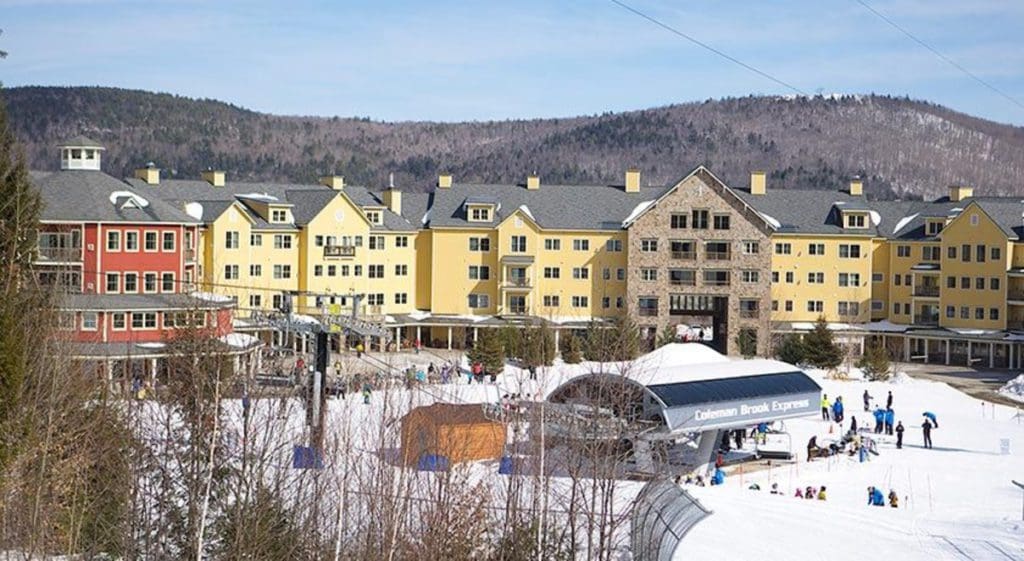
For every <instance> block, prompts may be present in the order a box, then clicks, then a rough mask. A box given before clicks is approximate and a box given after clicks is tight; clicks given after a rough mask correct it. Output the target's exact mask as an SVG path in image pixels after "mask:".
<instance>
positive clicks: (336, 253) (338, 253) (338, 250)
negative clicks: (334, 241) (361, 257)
mask: <svg viewBox="0 0 1024 561" xmlns="http://www.w3.org/2000/svg"><path fill="white" fill-rule="evenodd" d="M355 256H356V246H354V245H325V246H324V257H355Z"/></svg>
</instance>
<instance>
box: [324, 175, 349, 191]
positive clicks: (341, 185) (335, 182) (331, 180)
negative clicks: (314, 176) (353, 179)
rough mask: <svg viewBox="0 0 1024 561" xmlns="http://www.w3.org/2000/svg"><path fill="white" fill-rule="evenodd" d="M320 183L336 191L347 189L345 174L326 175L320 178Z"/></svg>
mask: <svg viewBox="0 0 1024 561" xmlns="http://www.w3.org/2000/svg"><path fill="white" fill-rule="evenodd" d="M320 184H321V185H324V186H326V187H330V188H331V189H334V190H335V191H342V190H344V189H345V176H343V175H325V176H323V177H321V178H320Z"/></svg>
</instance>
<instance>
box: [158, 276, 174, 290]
mask: <svg viewBox="0 0 1024 561" xmlns="http://www.w3.org/2000/svg"><path fill="white" fill-rule="evenodd" d="M160 290H161V291H162V292H174V273H164V274H162V275H160Z"/></svg>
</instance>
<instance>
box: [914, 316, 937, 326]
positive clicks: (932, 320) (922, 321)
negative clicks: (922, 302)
mask: <svg viewBox="0 0 1024 561" xmlns="http://www.w3.org/2000/svg"><path fill="white" fill-rule="evenodd" d="M914 324H915V325H938V324H939V314H915V315H914Z"/></svg>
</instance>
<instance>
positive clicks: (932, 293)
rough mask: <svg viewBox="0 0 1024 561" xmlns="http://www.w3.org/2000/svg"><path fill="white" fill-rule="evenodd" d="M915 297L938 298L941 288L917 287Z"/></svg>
mask: <svg viewBox="0 0 1024 561" xmlns="http://www.w3.org/2000/svg"><path fill="white" fill-rule="evenodd" d="M914 296H920V297H923V298H938V297H939V287H937V286H915V287H914Z"/></svg>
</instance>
